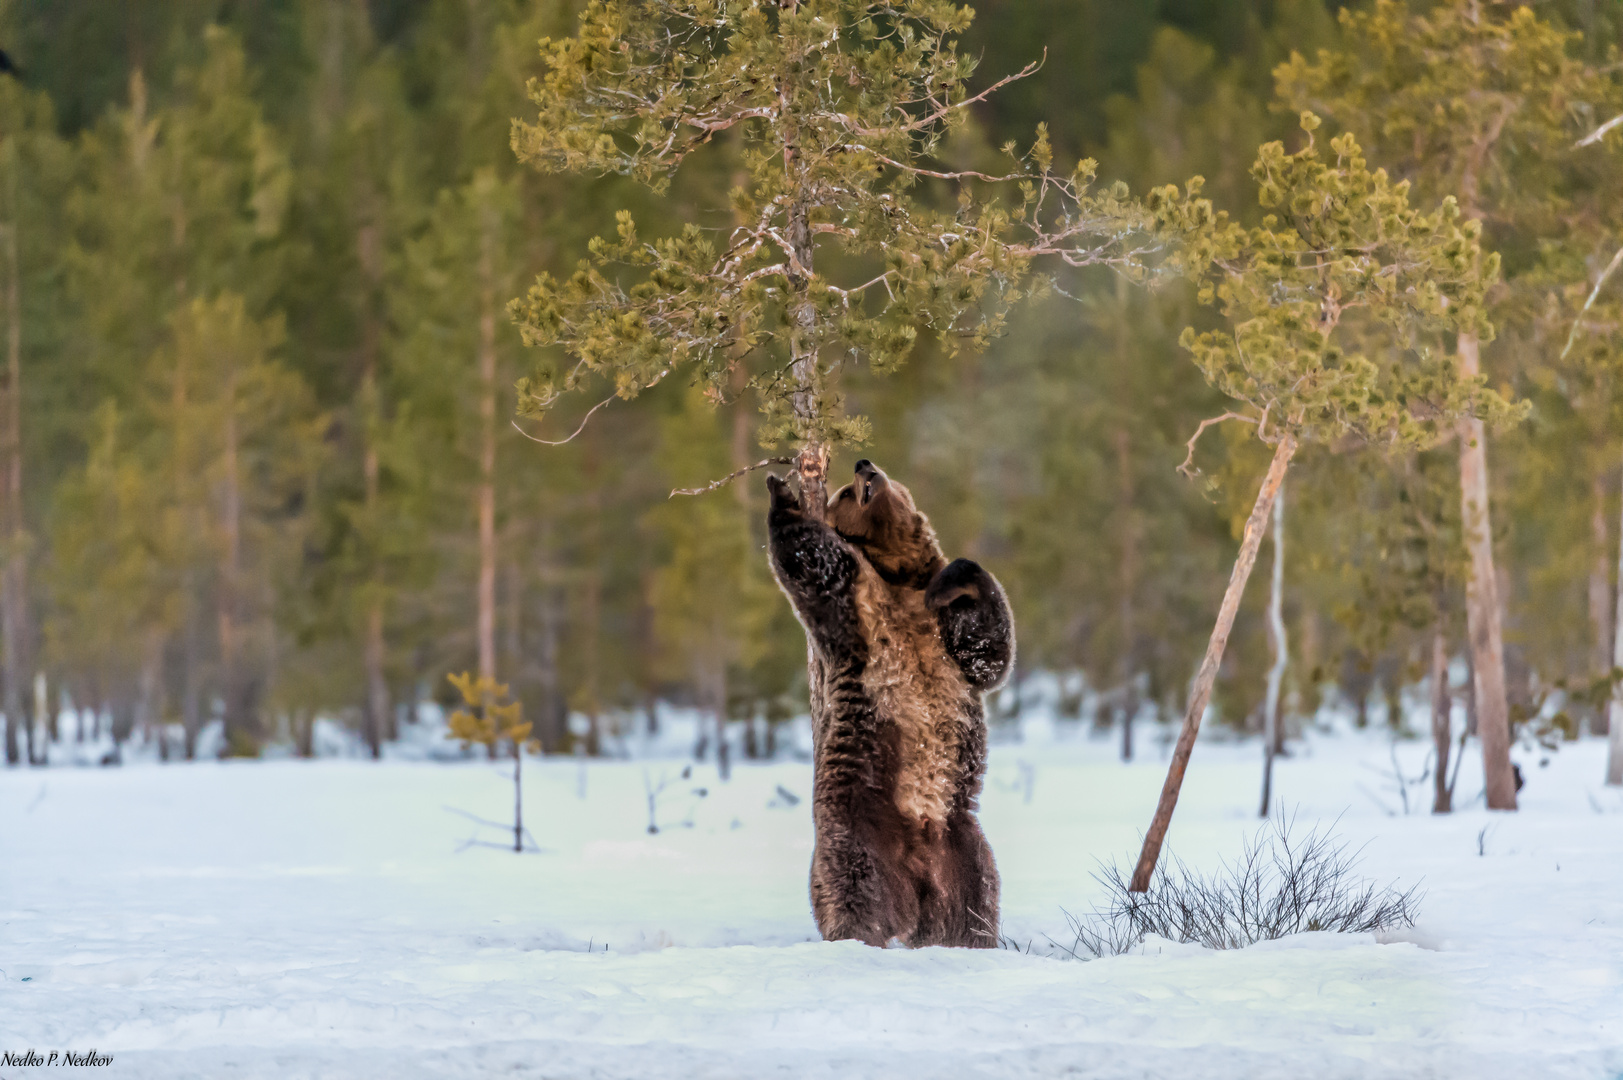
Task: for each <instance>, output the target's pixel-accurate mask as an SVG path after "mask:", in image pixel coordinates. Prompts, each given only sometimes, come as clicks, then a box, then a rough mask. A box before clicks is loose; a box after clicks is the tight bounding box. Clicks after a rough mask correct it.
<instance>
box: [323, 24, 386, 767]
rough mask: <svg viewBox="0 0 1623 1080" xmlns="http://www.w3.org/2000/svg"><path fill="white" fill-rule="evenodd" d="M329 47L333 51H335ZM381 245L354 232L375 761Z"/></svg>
mask: <svg viewBox="0 0 1623 1080" xmlns="http://www.w3.org/2000/svg"><path fill="white" fill-rule="evenodd" d="M336 24H337V20H336V18H335V19H334V20H333V30H334V33H335V34H336ZM333 48H334V51H336V48H337V47H336V46H334V47H333ZM368 202H370V200H368ZM381 243H382V237H381V235H380V231H379V229H378V226H377V225H376V223H375V222H372V221H368V222H366V223H365V224H363V225H362V226H361V227H360V228H359V229H357V230H356V235H355V249H356V255H357V258H358V260H359V262H360V265H361V276H362V280H363V281H364V282H365V293H364V296H363V299H362V304H363V310H362V317H361V390H360V397H361V408H362V409H363V410H364V412H365V417H364V419H363V422H362V438H363V439H364V441H365V445H364V448H363V450H362V456H361V475H362V480H363V482H364V484H365V500H366V502H365V511H366V513H365V516H366V522H367V528H368V530H369V532H370V533H371V535H370V537H369V540H370V541H371V545H370V548H371V550H370V552H369V554H370V556H371V559H370V561H371V566H370V567H369V568H368V569H369V571H370V573H369V577H370V579H371V580H370V584H371V588H370V589H369V590H368V592H369V595H368V597H367V607H366V630H365V640H364V641H363V643H362V648H361V663H362V666H363V667H364V668H365V672H364V674H365V678H366V742H367V747H368V748H369V749H370V750H371V751H372V757H373V758H374V759H377V758H381V757H382V756H383V740H384V739H385V738H386V737H387V736H388V735H389V734H390V732H389V720H390V715H389V707H390V705H389V680H388V678H387V676H386V674H385V672H386V663H387V657H388V653H387V643H386V642H385V640H384V636H383V616H384V611H383V597H382V596H381V595H380V592H381V590H382V588H383V581H382V577H381V574H380V567H379V566H378V545H379V543H380V538H379V536H378V532H379V530H380V528H381V524H380V522H379V520H378V517H379V510H378V476H379V470H380V462H379V459H378V445H377V439H378V432H377V427H378V423H379V420H380V413H381V410H380V408H379V404H380V403H379V401H378V353H379V350H380V348H381V346H382V336H383V330H382V326H381V325H380V322H381V320H380V319H379V317H378V311H377V298H378V292H379V290H380V289H381V288H382V279H383V253H382V250H381Z"/></svg>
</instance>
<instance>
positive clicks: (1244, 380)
mask: <svg viewBox="0 0 1623 1080" xmlns="http://www.w3.org/2000/svg"><path fill="white" fill-rule="evenodd" d="M1301 126H1302V130H1303V131H1304V132H1305V133H1306V134H1307V145H1306V146H1305V147H1304V148H1303V149H1302V150H1300V151H1298V152H1297V153H1294V154H1291V153H1287V152H1286V150H1285V147H1284V145H1283V144H1282V143H1278V142H1274V143H1268V144H1267V145H1265V146H1263V147H1262V148H1261V150H1260V151H1259V152H1258V156H1257V160H1256V163H1255V164H1254V165H1253V166H1252V169H1251V175H1252V178H1253V179H1254V180H1255V181H1256V183H1257V185H1258V188H1259V192H1258V197H1259V200H1260V202H1261V204H1262V206H1263V208H1264V209H1265V210H1267V211H1268V213H1267V216H1266V217H1264V218H1263V221H1262V224H1261V225H1259V226H1257V227H1256V228H1253V229H1241V228H1240V227H1238V226H1237V225H1235V224H1233V223H1231V222H1229V221H1228V220H1227V219H1226V218H1223V217H1214V218H1212V219H1211V220H1210V223H1209V224H1208V225H1207V226H1206V227H1205V228H1204V230H1197V231H1196V232H1194V233H1192V234H1191V239H1190V244H1189V249H1190V250H1194V251H1200V252H1204V253H1208V254H1209V255H1210V259H1209V261H1208V262H1207V263H1205V265H1204V266H1203V267H1202V266H1196V265H1193V264H1190V269H1191V271H1192V272H1193V273H1194V276H1195V277H1196V279H1197V282H1198V284H1199V289H1200V298H1201V299H1202V300H1203V301H1204V302H1207V303H1215V304H1217V305H1218V306H1219V308H1220V309H1221V310H1222V313H1223V314H1224V316H1226V319H1227V322H1228V323H1229V327H1228V328H1227V329H1224V330H1217V331H1206V332H1197V331H1195V330H1194V329H1193V328H1189V329H1186V330H1185V331H1184V333H1183V336H1182V338H1181V339H1180V342H1181V344H1182V345H1183V346H1184V348H1186V349H1188V350H1189V351H1190V352H1191V353H1192V354H1193V356H1194V360H1195V363H1196V365H1197V366H1198V367H1199V368H1200V370H1201V372H1202V374H1204V375H1205V376H1206V380H1207V381H1208V382H1209V383H1211V385H1212V386H1213V387H1215V388H1216V389H1218V390H1221V391H1222V392H1223V393H1225V394H1227V395H1228V396H1229V397H1231V398H1233V399H1235V400H1236V401H1237V402H1238V403H1239V407H1240V410H1241V411H1235V412H1229V413H1225V414H1224V415H1223V416H1221V417H1218V418H1216V419H1215V420H1206V421H1203V422H1202V423H1201V425H1200V428H1199V430H1197V431H1196V432H1195V434H1194V436H1192V437H1191V438H1190V440H1189V456H1188V458H1187V459H1186V460H1185V462H1184V464H1183V465H1182V466H1180V468H1182V469H1183V470H1184V471H1185V472H1186V473H1191V474H1192V471H1191V466H1192V463H1193V459H1194V453H1195V444H1196V441H1197V440H1198V439H1199V438H1200V434H1201V432H1202V431H1204V430H1205V429H1206V427H1208V426H1209V425H1211V424H1213V423H1217V422H1220V421H1222V420H1226V419H1234V420H1240V421H1244V422H1246V423H1249V424H1252V425H1254V426H1255V428H1256V434H1257V437H1258V438H1259V439H1261V440H1262V441H1263V442H1264V443H1267V444H1268V445H1271V446H1272V447H1273V450H1274V453H1273V460H1272V462H1271V463H1270V465H1269V467H1268V472H1267V475H1266V477H1265V478H1264V480H1263V482H1262V486H1261V489H1260V490H1259V491H1258V493H1257V498H1256V502H1255V503H1254V505H1253V506H1252V510H1251V515H1250V517H1249V518H1248V520H1247V521H1246V523H1245V531H1244V533H1243V536H1242V539H1241V543H1240V552H1239V556H1238V558H1236V560H1235V563H1234V570H1233V573H1232V574H1231V576H1230V578H1229V583H1228V588H1227V590H1226V591H1225V592H1224V594H1223V601H1222V606H1221V607H1220V608H1219V611H1218V616H1217V623H1216V625H1215V626H1214V627H1213V629H1212V635H1211V638H1210V641H1209V642H1208V644H1207V647H1206V655H1205V657H1204V659H1203V660H1202V662H1201V665H1200V669H1199V672H1198V673H1197V675H1196V676H1195V681H1194V685H1193V687H1192V688H1191V690H1190V694H1189V706H1188V712H1187V713H1186V714H1185V716H1184V722H1183V727H1182V730H1181V731H1180V732H1179V735H1178V741H1177V744H1176V747H1175V748H1174V750H1173V754H1172V761H1171V764H1170V766H1169V767H1168V769H1167V778H1166V782H1165V784H1164V786H1163V787H1162V790H1161V798H1160V801H1159V804H1158V805H1157V807H1156V811H1155V816H1154V818H1153V819H1152V820H1151V823H1150V828H1149V831H1148V832H1147V833H1146V834H1145V837H1144V847H1143V850H1142V852H1141V853H1140V856H1139V860H1138V865H1137V868H1136V869H1135V870H1134V872H1133V877H1132V881H1131V888H1132V891H1134V892H1140V893H1141V892H1144V891H1145V890H1146V889H1147V888H1149V885H1150V877H1151V873H1152V871H1153V870H1154V869H1155V863H1156V859H1157V858H1158V856H1159V854H1160V851H1161V846H1162V843H1163V842H1164V840H1165V839H1166V832H1167V827H1168V826H1169V825H1170V824H1171V821H1172V811H1173V808H1174V807H1175V806H1176V805H1177V801H1178V791H1179V788H1180V786H1181V785H1182V783H1183V776H1184V771H1185V769H1186V768H1187V767H1188V764H1189V755H1190V752H1191V751H1192V750H1193V749H1194V743H1195V735H1196V734H1197V733H1198V732H1199V730H1200V721H1201V717H1202V715H1203V714H1204V713H1205V711H1206V705H1207V703H1208V702H1209V701H1210V699H1211V693H1212V686H1213V683H1214V682H1215V681H1216V679H1217V672H1218V667H1219V666H1220V665H1221V663H1222V660H1223V652H1224V648H1225V647H1226V646H1227V644H1228V637H1229V631H1230V630H1231V629H1232V627H1233V625H1234V617H1235V614H1236V613H1237V612H1238V610H1239V606H1240V597H1241V595H1242V594H1243V593H1244V591H1245V584H1246V581H1247V579H1248V578H1249V577H1250V576H1251V569H1252V567H1253V565H1254V564H1255V562H1256V558H1257V550H1258V547H1259V546H1260V545H1261V543H1262V534H1263V531H1264V529H1266V528H1267V524H1268V519H1269V517H1270V515H1271V513H1272V511H1273V505H1274V500H1275V498H1276V496H1277V495H1278V493H1279V489H1280V486H1281V485H1282V484H1283V483H1284V481H1285V473H1286V470H1287V469H1288V468H1289V466H1290V462H1291V459H1292V457H1294V456H1295V454H1296V451H1297V449H1298V447H1299V446H1301V444H1302V443H1303V442H1328V441H1331V440H1336V441H1338V442H1348V441H1351V442H1357V441H1362V442H1364V443H1367V444H1372V445H1378V446H1382V447H1386V448H1400V447H1417V446H1427V445H1432V444H1434V443H1436V442H1438V441H1439V440H1441V439H1442V438H1445V437H1446V436H1447V435H1448V434H1449V433H1450V432H1451V431H1452V430H1453V427H1452V425H1454V424H1455V423H1457V422H1458V420H1459V419H1460V418H1462V417H1468V416H1476V417H1481V418H1484V419H1487V420H1489V421H1492V422H1502V421H1503V420H1505V419H1507V418H1509V417H1510V416H1511V415H1512V414H1514V413H1515V410H1514V409H1513V408H1512V406H1510V405H1509V404H1508V403H1506V402H1505V401H1504V400H1503V399H1502V398H1500V397H1499V396H1498V395H1497V394H1495V393H1493V392H1492V391H1490V390H1488V389H1486V387H1485V386H1484V381H1483V380H1482V379H1481V378H1480V377H1474V378H1471V377H1464V376H1462V375H1461V373H1460V369H1459V366H1458V364H1457V362H1456V361H1455V358H1454V357H1453V356H1451V355H1449V354H1448V351H1447V350H1446V349H1440V348H1437V347H1436V346H1437V345H1438V344H1439V342H1438V339H1439V338H1440V337H1441V335H1443V334H1446V333H1461V332H1465V333H1475V334H1478V335H1480V336H1482V337H1490V336H1491V334H1492V329H1493V328H1492V326H1491V325H1490V324H1489V322H1488V320H1487V318H1486V316H1485V315H1484V313H1483V294H1484V292H1485V291H1486V290H1487V288H1488V286H1489V285H1491V284H1492V283H1493V282H1494V280H1495V278H1496V277H1497V275H1498V269H1499V260H1498V257H1497V256H1496V255H1492V254H1488V253H1485V252H1483V251H1482V248H1481V244H1480V240H1479V238H1480V232H1481V225H1480V223H1478V222H1475V221H1462V220H1461V218H1460V212H1459V208H1458V206H1457V205H1456V204H1455V202H1454V200H1452V199H1445V200H1444V201H1443V203H1442V205H1441V206H1439V207H1438V208H1437V209H1435V210H1433V211H1431V212H1429V213H1423V212H1421V211H1419V210H1416V209H1414V208H1413V207H1411V206H1410V205H1409V186H1408V184H1407V183H1394V182H1392V181H1391V180H1390V179H1389V178H1388V177H1387V175H1386V173H1385V171H1384V170H1380V169H1376V170H1371V169H1370V168H1369V165H1368V163H1367V162H1366V161H1365V159H1364V156H1363V153H1362V151H1361V150H1360V149H1359V146H1358V143H1357V142H1356V141H1355V140H1354V138H1353V137H1352V135H1350V134H1348V135H1342V136H1340V137H1338V138H1336V139H1333V140H1331V143H1330V155H1329V156H1328V158H1326V157H1322V156H1321V155H1320V152H1319V149H1318V147H1317V145H1316V144H1315V142H1314V139H1313V131H1314V130H1315V129H1316V128H1317V127H1318V126H1319V120H1318V118H1317V117H1316V116H1314V115H1313V114H1311V113H1303V114H1302V119H1301ZM1202 231H1203V232H1204V233H1205V237H1204V239H1203V238H1202V237H1201V236H1200V232H1202ZM1349 346H1350V348H1349ZM1364 350H1368V351H1369V352H1373V353H1377V354H1384V356H1385V358H1386V360H1387V362H1386V363H1384V364H1383V363H1377V362H1376V360H1374V359H1372V358H1371V357H1370V356H1368V355H1365V351H1364Z"/></svg>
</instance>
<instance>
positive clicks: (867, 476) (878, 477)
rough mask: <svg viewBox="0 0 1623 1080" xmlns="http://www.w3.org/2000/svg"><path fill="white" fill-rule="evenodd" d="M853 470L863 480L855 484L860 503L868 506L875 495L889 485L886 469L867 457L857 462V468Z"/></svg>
mask: <svg viewBox="0 0 1623 1080" xmlns="http://www.w3.org/2000/svg"><path fill="white" fill-rule="evenodd" d="M853 471H854V472H855V473H856V475H857V478H858V479H859V480H861V481H862V483H860V484H855V485H853V486H854V487H855V488H856V492H857V502H858V504H859V505H862V506H867V505H868V504H869V503H870V502H872V501H873V497H874V496H875V495H877V494H879V493H880V492H881V491H884V490H885V488H886V487H888V486H889V483H890V482H889V479H888V478H887V477H886V476H885V471H884V470H883V469H881V468H880V467H879V466H877V465H875V464H874V463H873V462H871V461H869V460H868V459H867V458H863V459H862V460H861V461H859V462H857V465H856V469H855V470H853Z"/></svg>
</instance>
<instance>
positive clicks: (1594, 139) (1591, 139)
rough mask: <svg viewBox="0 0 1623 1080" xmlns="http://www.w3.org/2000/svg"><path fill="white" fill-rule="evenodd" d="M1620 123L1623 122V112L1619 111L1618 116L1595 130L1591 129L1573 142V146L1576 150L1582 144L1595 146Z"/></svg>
mask: <svg viewBox="0 0 1623 1080" xmlns="http://www.w3.org/2000/svg"><path fill="white" fill-rule="evenodd" d="M1619 124H1623V113H1619V114H1618V115H1617V116H1614V117H1612V118H1611V119H1610V120H1608V121H1606V123H1604V124H1602V125H1601V126H1600V127H1598V128H1596V129H1595V130H1594V131H1591V132H1590V133H1589V134H1588V135H1585V136H1584V137H1583V138H1581V139H1579V140H1578V141H1577V142H1575V143H1573V144H1572V148H1573V149H1574V150H1576V149H1578V148H1579V147H1581V146H1593V145H1594V144H1595V143H1598V142H1600V141H1601V140H1602V139H1604V138H1606V133H1607V132H1609V131H1611V130H1612V129H1613V128H1615V127H1617V125H1619Z"/></svg>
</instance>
